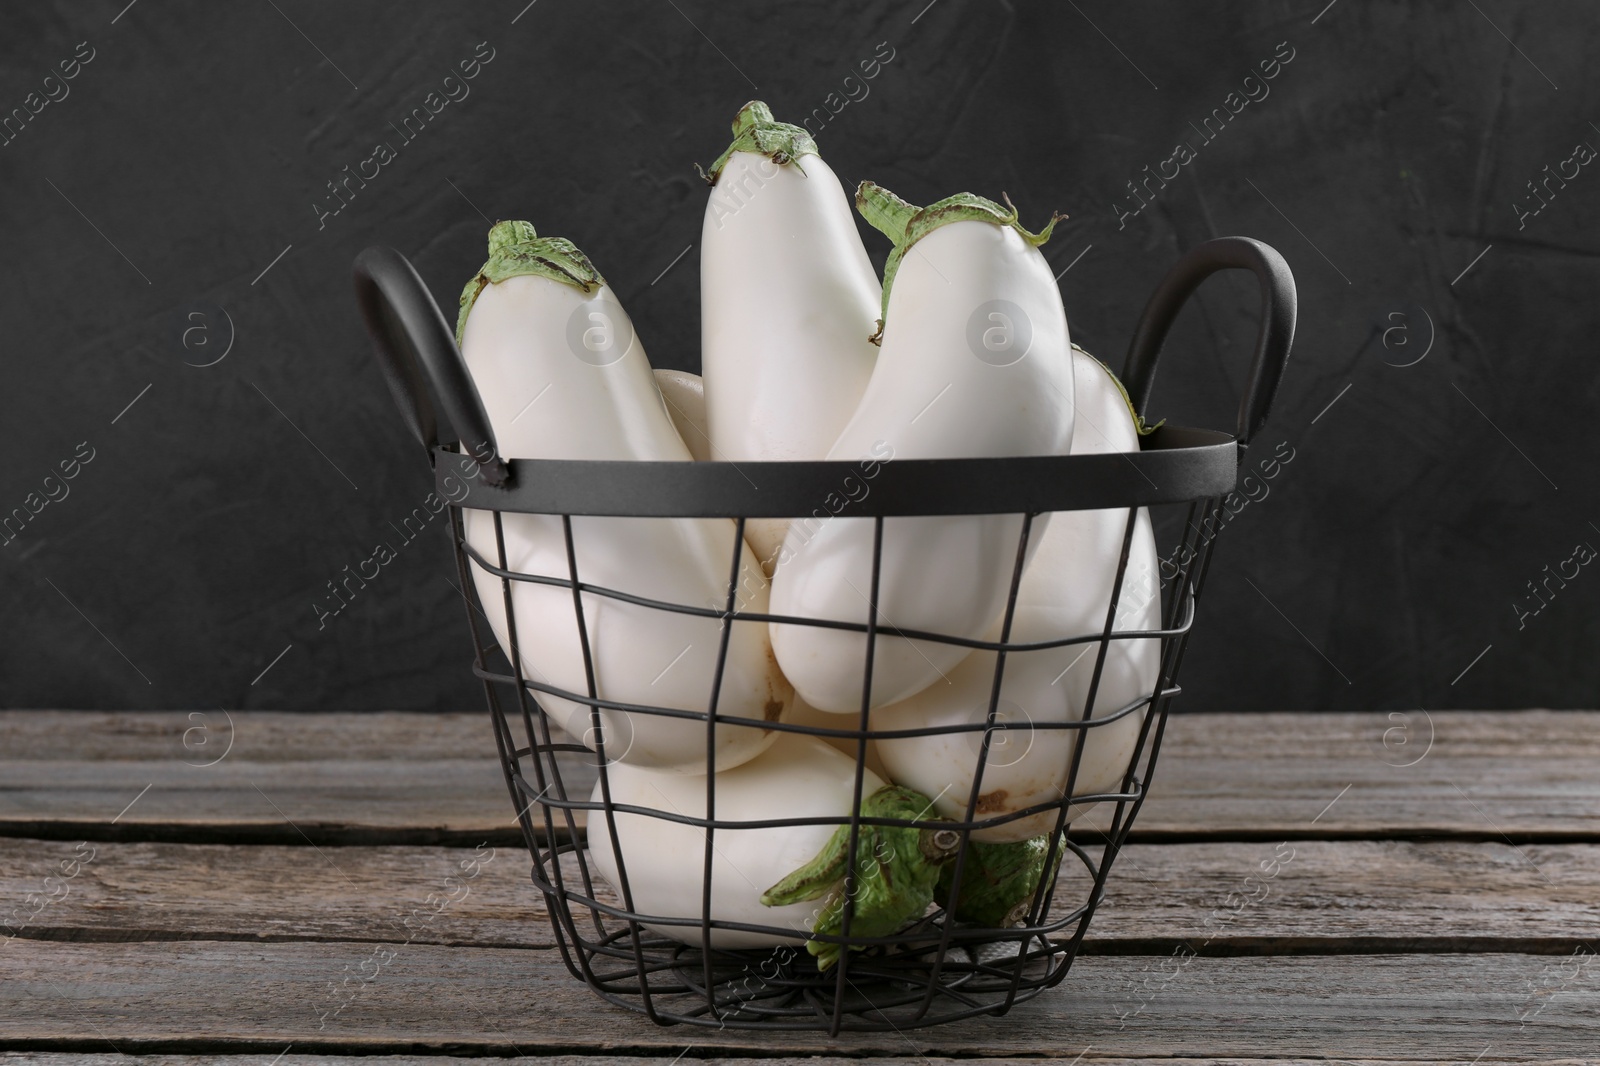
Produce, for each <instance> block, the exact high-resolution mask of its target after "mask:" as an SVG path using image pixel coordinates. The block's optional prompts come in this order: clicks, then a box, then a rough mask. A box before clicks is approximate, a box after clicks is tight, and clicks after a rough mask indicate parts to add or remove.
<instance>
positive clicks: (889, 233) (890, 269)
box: [856, 181, 1067, 344]
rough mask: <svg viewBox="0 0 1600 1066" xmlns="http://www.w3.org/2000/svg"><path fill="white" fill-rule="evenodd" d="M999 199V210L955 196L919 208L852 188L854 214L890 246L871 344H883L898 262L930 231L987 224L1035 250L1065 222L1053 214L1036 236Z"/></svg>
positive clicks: (873, 189) (867, 186)
mask: <svg viewBox="0 0 1600 1066" xmlns="http://www.w3.org/2000/svg"><path fill="white" fill-rule="evenodd" d="M1000 195H1001V197H1002V198H1003V199H1004V200H1005V203H1004V204H1003V205H1002V204H997V203H995V202H994V201H993V200H990V199H987V198H986V197H982V196H979V195H977V194H976V193H970V192H958V193H956V194H955V195H954V196H946V197H945V198H944V199H943V200H940V201H938V202H937V203H932V204H929V205H928V206H927V207H918V206H917V205H915V204H912V203H908V202H907V201H905V200H902V199H901V198H900V197H898V196H896V195H895V194H894V193H892V192H890V191H889V190H888V189H885V188H884V187H883V186H881V185H878V184H876V183H875V182H870V181H864V182H862V183H861V185H860V187H859V188H857V189H856V210H857V211H859V212H861V217H862V218H864V219H866V220H867V222H868V224H869V225H871V226H872V228H873V229H875V230H877V231H878V232H879V233H882V234H883V235H884V236H885V237H888V238H889V240H890V241H892V242H893V243H894V248H893V250H891V251H890V252H889V259H888V262H886V263H885V264H884V267H883V309H882V317H880V318H879V319H878V332H877V333H875V334H873V336H872V341H873V343H874V344H876V343H879V342H880V341H881V340H882V339H883V324H884V322H885V321H886V320H887V319H888V317H889V289H890V287H891V286H892V285H893V284H894V276H895V273H896V272H897V271H898V270H899V269H900V260H901V259H903V258H905V254H906V252H908V251H910V249H911V247H912V245H914V244H916V243H917V242H918V241H920V240H921V239H922V238H924V237H926V236H927V235H928V234H930V233H932V232H933V231H934V230H936V229H938V228H939V227H941V226H948V225H949V224H950V223H952V222H988V223H991V224H993V225H996V226H1009V227H1010V228H1012V229H1014V230H1016V231H1017V233H1018V234H1020V235H1021V237H1022V239H1023V240H1025V241H1027V242H1028V243H1029V244H1031V245H1032V246H1033V247H1035V248H1038V247H1040V246H1041V245H1043V244H1044V243H1045V242H1046V241H1048V240H1049V239H1050V234H1051V233H1052V232H1053V231H1054V230H1055V228H1056V223H1057V222H1060V221H1061V220H1062V219H1064V218H1066V217H1067V216H1066V215H1063V214H1060V213H1059V212H1058V213H1056V214H1053V215H1051V216H1050V220H1049V221H1048V222H1046V223H1045V225H1044V228H1043V229H1041V230H1040V231H1039V232H1037V233H1034V232H1032V231H1030V230H1027V229H1024V228H1023V226H1022V223H1021V222H1019V221H1018V220H1017V208H1016V205H1015V204H1013V203H1012V202H1011V197H1009V196H1006V194H1005V193H1001V194H1000Z"/></svg>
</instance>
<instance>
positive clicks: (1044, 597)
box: [872, 347, 1161, 842]
mask: <svg viewBox="0 0 1600 1066" xmlns="http://www.w3.org/2000/svg"><path fill="white" fill-rule="evenodd" d="M1072 361H1073V368H1074V376H1075V379H1076V381H1075V384H1076V392H1075V396H1076V405H1077V424H1076V428H1075V429H1074V431H1073V437H1072V453H1073V454H1074V455H1083V454H1090V453H1103V452H1132V451H1138V449H1139V432H1140V430H1139V426H1138V424H1137V421H1136V419H1135V417H1134V416H1133V414H1132V412H1131V411H1130V410H1129V407H1128V403H1127V399H1126V396H1125V394H1124V393H1123V392H1122V388H1121V386H1120V385H1119V384H1118V383H1117V380H1116V379H1115V378H1114V377H1112V375H1111V373H1110V371H1108V370H1107V369H1106V368H1105V367H1104V366H1102V365H1101V364H1100V363H1099V362H1098V361H1096V360H1095V359H1094V358H1093V357H1092V356H1090V355H1088V354H1087V353H1085V352H1083V351H1082V350H1081V349H1077V348H1076V347H1075V348H1074V350H1073V353H1072ZM1127 519H1128V511H1127V510H1126V509H1125V508H1111V509H1107V510H1100V511H1064V512H1060V513H1057V514H1055V515H1053V516H1052V517H1051V520H1050V525H1049V528H1048V529H1046V530H1045V532H1044V534H1043V535H1042V537H1041V538H1040V543H1039V550H1038V552H1037V553H1036V554H1035V555H1034V556H1033V558H1032V559H1031V560H1030V561H1029V563H1028V567H1027V569H1026V570H1024V571H1023V575H1022V585H1021V587H1020V588H1019V590H1018V593H1017V609H1016V616H1015V618H1014V620H1013V622H1012V629H1011V639H1012V640H1013V641H1014V642H1018V643H1024V642H1031V641H1044V640H1056V639H1060V638H1063V637H1072V636H1087V635H1089V634H1099V633H1100V632H1101V631H1102V630H1103V629H1104V628H1105V620H1106V611H1107V609H1108V608H1109V607H1110V605H1111V592H1112V583H1113V581H1114V579H1115V578H1116V573H1117V562H1118V560H1119V559H1120V557H1121V554H1122V539H1123V534H1124V530H1125V527H1126V524H1127ZM1157 567H1158V559H1157V556H1156V544H1155V537H1154V536H1153V534H1152V531H1151V526H1150V515H1149V512H1148V510H1147V509H1145V508H1140V509H1139V512H1138V516H1137V518H1136V520H1135V525H1134V530H1133V540H1132V542H1131V544H1130V545H1129V549H1128V566H1127V572H1126V576H1125V577H1124V580H1123V587H1122V594H1121V596H1120V597H1119V599H1118V602H1117V614H1116V618H1115V619H1114V620H1113V623H1112V629H1113V632H1146V631H1150V630H1155V629H1159V628H1160V627H1161V595H1160V592H1161V587H1160V580H1159V577H1158V573H1159V571H1158V569H1157ZM987 639H989V640H999V639H1000V627H999V625H998V624H997V625H996V626H995V627H994V628H993V629H992V630H990V632H989V634H988V638H987ZM1098 652H1099V644H1098V643H1097V642H1091V643H1084V644H1068V645H1065V646H1063V647H1059V648H1051V649H1046V650H1043V651H1032V652H1012V653H1009V654H1008V655H1007V656H1006V662H1005V672H1004V676H1003V678H1002V684H1001V689H1000V703H999V705H998V707H997V712H996V721H997V723H998V725H999V727H1000V728H997V729H996V730H995V731H994V732H993V733H991V735H990V736H991V739H990V747H989V757H988V760H987V763H986V765H985V767H984V772H983V782H982V785H981V790H982V791H981V792H980V794H979V797H978V804H977V811H976V816H977V817H979V818H989V817H996V816H1000V815H1004V814H1008V813H1010V812H1013V811H1021V810H1025V809H1027V808H1029V807H1032V806H1035V805H1037V804H1040V803H1049V802H1053V801H1055V800H1059V799H1060V798H1061V797H1062V795H1063V794H1064V790H1065V788H1066V784H1067V771H1068V769H1069V767H1070V766H1071V760H1072V754H1073V748H1074V746H1075V745H1076V740H1075V738H1076V736H1077V735H1078V733H1079V732H1080V731H1079V730H1064V729H1035V728H1033V726H1034V724H1036V723H1044V722H1071V721H1078V720H1079V719H1080V718H1081V717H1082V716H1083V709H1084V706H1085V705H1086V704H1087V702H1088V699H1089V686H1090V683H1091V681H1092V679H1093V676H1094V668H1095V660H1096V657H1097V655H1098ZM1160 655H1161V642H1160V641H1159V640H1158V639H1155V638H1139V639H1114V640H1111V641H1110V642H1109V645H1108V647H1107V649H1106V657H1105V664H1104V666H1103V667H1102V672H1101V676H1100V684H1099V687H1098V688H1097V690H1096V693H1095V698H1094V717H1095V718H1103V717H1105V716H1107V715H1109V714H1111V713H1113V712H1115V711H1117V710H1120V709H1122V708H1123V707H1126V706H1127V705H1128V704H1130V703H1132V702H1134V701H1135V700H1137V699H1139V698H1141V697H1148V696H1150V694H1151V693H1152V691H1153V690H1154V688H1155V683H1156V675H1157V671H1158V670H1159V668H1160ZM995 658H996V657H995V654H994V653H993V652H976V653H974V654H973V655H971V656H969V657H968V658H967V659H965V660H964V661H963V662H962V663H961V664H960V665H959V666H957V667H956V668H955V669H954V670H952V671H951V672H950V681H951V684H950V685H934V686H931V687H929V688H927V689H925V690H923V691H922V692H920V693H918V694H917V695H915V696H912V697H911V698H910V699H907V700H904V701H902V702H900V703H897V704H895V705H893V706H890V707H883V708H880V709H879V710H877V711H875V712H873V715H872V727H873V728H874V729H880V730H896V729H923V728H928V727H933V726H941V725H943V726H951V725H962V724H966V725H971V724H974V723H976V724H982V723H983V722H985V721H986V716H987V713H988V708H989V697H990V693H991V692H992V690H993V684H994V668H995ZM1144 713H1145V709H1144V708H1141V709H1140V710H1138V711H1136V712H1134V713H1132V714H1128V715H1126V716H1125V717H1123V718H1121V719H1119V720H1118V721H1115V722H1112V723H1109V724H1107V725H1104V726H1095V727H1093V728H1090V729H1087V730H1084V731H1083V732H1087V733H1088V735H1089V739H1088V741H1087V743H1086V744H1085V745H1084V750H1083V757H1082V759H1081V760H1080V763H1079V767H1078V776H1077V778H1076V780H1075V781H1074V782H1073V786H1072V789H1073V792H1074V794H1077V795H1085V794H1089V793H1096V792H1108V791H1115V790H1117V789H1118V788H1119V787H1120V786H1121V782H1122V776H1123V774H1124V773H1125V772H1126V770H1127V768H1128V760H1129V758H1130V757H1131V756H1132V754H1133V748H1134V744H1135V742H1136V741H1137V740H1138V737H1139V729H1140V726H1141V724H1142V723H1143V721H1144ZM982 738H983V733H982V732H981V731H975V732H970V733H958V734H950V735H945V736H928V737H903V738H899V739H880V740H877V741H876V742H875V747H876V749H877V751H878V754H879V757H880V758H881V759H882V760H883V763H884V766H885V767H886V769H887V770H888V773H889V776H890V777H892V778H893V779H894V781H895V782H896V783H897V784H902V785H905V786H907V787H909V788H914V789H917V790H918V791H920V792H925V793H927V794H928V795H929V796H936V797H937V800H936V802H935V806H936V808H937V809H938V812H939V813H940V814H941V815H943V816H945V817H947V818H955V819H960V818H962V817H964V816H965V814H966V809H967V803H968V800H969V798H970V796H971V793H972V779H973V775H974V773H975V772H976V769H977V756H978V753H979V750H980V746H981V744H982ZM1085 807H1086V805H1080V806H1078V807H1075V808H1074V810H1073V813H1072V815H1071V817H1073V818H1076V817H1077V816H1078V814H1080V813H1081V812H1082V811H1083V810H1084V809H1085ZM1055 822H1056V812H1055V811H1053V810H1050V811H1043V812H1040V813H1037V814H1034V815H1030V816H1028V817H1026V818H1021V819H1018V820H1016V821H1012V822H1007V823H1004V824H1002V825H998V826H995V827H993V828H990V829H986V830H980V831H978V832H975V833H973V834H972V837H973V839H974V840H979V841H985V842H1006V841H1018V840H1027V839H1029V838H1032V837H1037V836H1039V835H1040V834H1043V833H1048V832H1050V830H1051V828H1052V827H1053V826H1054V825H1055Z"/></svg>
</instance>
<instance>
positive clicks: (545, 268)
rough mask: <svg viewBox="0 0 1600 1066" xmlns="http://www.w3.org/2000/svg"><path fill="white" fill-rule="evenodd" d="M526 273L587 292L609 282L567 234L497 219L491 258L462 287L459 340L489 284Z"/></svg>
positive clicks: (457, 340)
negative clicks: (547, 232)
mask: <svg viewBox="0 0 1600 1066" xmlns="http://www.w3.org/2000/svg"><path fill="white" fill-rule="evenodd" d="M522 274H534V275H537V276H538V277H541V278H549V279H550V280H551V281H559V282H561V283H562V284H563V285H571V286H572V287H573V288H575V289H582V290H583V291H584V292H593V291H594V290H595V289H598V288H599V287H600V286H602V285H604V284H605V283H606V279H605V278H602V277H601V276H600V271H598V270H596V269H595V268H594V264H593V263H591V262H589V257H588V256H586V255H584V254H583V253H582V252H580V251H578V247H577V245H575V244H573V243H572V242H571V241H569V240H567V239H566V238H565V237H541V236H539V234H538V233H537V232H536V231H535V230H534V228H533V223H531V222H517V221H503V222H496V223H495V224H494V226H493V227H491V228H490V230H489V259H488V261H487V262H485V263H484V264H483V267H482V268H481V269H480V270H479V271H478V273H477V274H475V275H473V278H472V280H471V281H469V282H467V285H466V288H464V289H462V290H461V313H460V314H459V315H457V316H456V343H457V344H460V343H461V335H462V333H464V332H465V331H466V328H467V315H468V314H469V313H470V312H471V311H472V305H473V303H474V302H475V301H476V300H477V299H478V294H479V293H480V292H482V291H483V290H484V287H485V286H486V285H491V284H493V283H494V282H497V281H504V280H506V279H507V278H514V277H518V276H519V275H522Z"/></svg>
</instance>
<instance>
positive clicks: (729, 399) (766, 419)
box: [700, 100, 881, 576]
mask: <svg viewBox="0 0 1600 1066" xmlns="http://www.w3.org/2000/svg"><path fill="white" fill-rule="evenodd" d="M733 132H734V135H735V136H734V141H733V144H732V145H730V146H729V148H728V150H727V151H726V152H724V153H723V155H722V157H721V158H720V159H718V160H717V161H716V163H714V164H713V165H712V167H711V170H710V173H709V174H708V175H707V180H709V181H710V182H711V183H712V189H711V197H710V200H709V202H708V203H707V205H706V216H705V225H704V227H703V229H702V231H701V240H700V329H701V356H700V371H701V374H702V375H703V376H704V377H705V403H706V422H707V426H708V428H709V430H710V433H711V443H712V449H711V453H712V457H713V458H715V459H718V460H725V461H729V462H735V463H737V462H740V461H745V460H773V461H790V460H805V459H821V458H822V457H823V456H824V455H826V454H827V452H828V449H829V447H830V446H832V444H833V442H834V440H835V439H836V438H837V437H838V435H839V432H840V430H842V429H843V428H844V425H845V423H846V422H847V421H848V420H849V419H850V416H851V414H852V412H854V411H855V409H856V404H857V403H858V402H859V401H860V399H861V394H862V393H863V392H864V391H865V390H866V387H867V380H868V378H869V377H870V375H871V373H872V364H873V361H874V358H875V357H876V355H877V349H876V348H874V347H873V346H872V344H871V342H870V340H869V338H870V337H871V336H872V333H873V329H874V324H873V320H874V319H875V318H877V314H878V302H879V298H880V291H881V290H880V288H879V285H878V277H877V275H876V274H875V273H874V272H873V269H872V264H871V262H870V261H869V260H868V259H867V253H866V250H865V249H864V248H863V247H862V245H861V237H860V235H859V233H857V231H856V225H855V219H854V218H852V217H851V214H850V201H849V199H848V198H847V197H846V195H845V192H844V189H843V188H842V187H841V186H840V185H839V179H838V178H837V177H835V176H834V173H833V171H832V170H830V169H829V168H828V164H826V163H824V162H823V161H822V157H821V156H819V155H818V154H817V146H816V143H815V142H814V141H813V140H812V139H811V137H810V135H809V134H807V133H806V131H805V130H803V129H801V128H800V127H799V126H791V125H787V124H785V123H781V122H775V121H773V118H772V112H771V111H770V110H768V108H767V105H766V104H763V103H761V102H760V101H757V100H753V101H751V102H750V103H748V104H746V105H745V106H744V107H743V108H741V109H740V111H739V115H738V117H737V118H736V119H735V120H734V124H733ZM818 505H819V506H820V505H821V501H820V500H819V501H818ZM787 526H788V520H786V519H780V518H757V519H751V520H750V521H749V522H747V523H746V525H745V537H746V539H747V540H748V541H749V542H750V546H751V547H752V548H754V549H755V550H756V553H757V554H758V556H759V557H760V559H761V561H762V566H763V568H764V569H765V571H766V572H767V574H768V575H769V576H770V575H771V573H772V564H773V561H774V556H776V554H777V552H778V549H779V547H780V546H781V545H782V543H783V536H784V532H785V530H786V528H787Z"/></svg>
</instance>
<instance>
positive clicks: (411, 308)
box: [354, 245, 510, 485]
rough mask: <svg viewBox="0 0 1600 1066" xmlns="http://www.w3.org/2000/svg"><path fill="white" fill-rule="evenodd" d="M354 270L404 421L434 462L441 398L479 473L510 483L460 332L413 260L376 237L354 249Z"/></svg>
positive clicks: (491, 480)
mask: <svg viewBox="0 0 1600 1066" xmlns="http://www.w3.org/2000/svg"><path fill="white" fill-rule="evenodd" d="M354 274H355V286H356V302H357V303H359V304H360V305H361V318H362V321H364V322H365V323H366V327H367V334H368V335H369V336H370V337H371V338H372V349H373V352H374V353H375V354H376V355H377V357H378V365H379V366H380V367H381V368H382V370H383V376H384V379H385V380H386V381H387V382H388V383H389V391H390V393H392V394H393V396H394V402H395V406H397V407H399V408H400V417H401V419H403V420H404V421H405V424H406V428H407V429H409V430H411V435H412V436H414V437H416V438H417V440H419V441H421V442H422V446H423V447H424V448H425V449H427V452H428V461H429V463H432V462H433V449H434V448H435V447H436V446H437V445H438V444H439V425H438V418H437V416H436V415H435V413H434V402H435V400H437V402H438V404H439V406H440V407H441V408H442V409H443V411H444V415H445V417H446V418H447V419H448V420H449V422H450V425H451V427H452V428H453V429H454V430H455V432H456V435H457V439H459V440H460V441H461V443H462V446H463V447H464V448H465V449H466V450H467V451H469V452H471V453H472V455H473V456H474V457H475V458H476V459H477V460H478V463H479V470H480V473H479V476H480V477H482V478H483V480H484V481H485V482H486V483H488V484H490V485H503V484H505V482H506V481H507V479H508V478H509V475H510V471H509V469H508V468H507V466H506V464H505V462H504V461H503V460H502V459H501V458H500V450H499V447H498V446H497V445H496V443H495V439H494V430H493V429H492V428H491V427H490V425H489V414H488V412H487V411H486V410H484V406H483V399H482V397H480V396H479V395H478V389H477V386H476V385H474V384H473V383H472V376H471V375H470V374H468V373H467V363H466V360H465V359H463V358H462V356H461V349H460V348H458V347H456V339H455V335H454V334H453V333H451V332H450V326H449V325H448V324H447V323H446V322H445V318H444V315H443V314H442V313H441V312H440V311H439V305H438V304H436V303H434V301H433V296H432V294H431V293H429V292H428V288H427V286H426V285H424V284H423V283H422V279H421V278H420V277H418V276H417V272H416V270H415V269H414V268H413V267H412V266H411V263H410V262H409V261H408V260H407V259H406V257H405V256H403V255H401V254H400V253H399V252H397V251H395V250H394V249H393V248H386V247H383V246H381V245H374V246H373V247H371V248H368V249H367V250H366V251H364V252H362V253H361V254H360V255H358V256H356V260H355V266H354ZM430 386H431V389H430ZM430 392H431V398H430Z"/></svg>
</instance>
